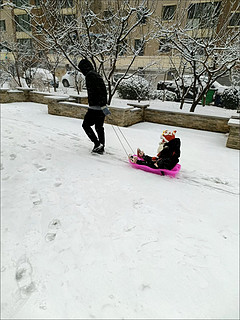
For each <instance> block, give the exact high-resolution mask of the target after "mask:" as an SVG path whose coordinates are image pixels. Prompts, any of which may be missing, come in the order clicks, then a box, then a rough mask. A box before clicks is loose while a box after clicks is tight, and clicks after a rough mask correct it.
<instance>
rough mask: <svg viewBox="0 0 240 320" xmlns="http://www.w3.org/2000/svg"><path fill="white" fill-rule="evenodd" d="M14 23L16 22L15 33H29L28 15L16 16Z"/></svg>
mask: <svg viewBox="0 0 240 320" xmlns="http://www.w3.org/2000/svg"><path fill="white" fill-rule="evenodd" d="M15 22H16V31H18V32H25V31H31V23H30V17H29V15H27V14H20V15H16V16H15Z"/></svg>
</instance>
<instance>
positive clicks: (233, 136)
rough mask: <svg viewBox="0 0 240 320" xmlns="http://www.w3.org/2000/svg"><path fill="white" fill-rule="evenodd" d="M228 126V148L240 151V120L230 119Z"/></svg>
mask: <svg viewBox="0 0 240 320" xmlns="http://www.w3.org/2000/svg"><path fill="white" fill-rule="evenodd" d="M228 125H229V135H228V139H227V144H226V147H228V148H232V149H238V150H240V120H239V119H230V120H229V121H228Z"/></svg>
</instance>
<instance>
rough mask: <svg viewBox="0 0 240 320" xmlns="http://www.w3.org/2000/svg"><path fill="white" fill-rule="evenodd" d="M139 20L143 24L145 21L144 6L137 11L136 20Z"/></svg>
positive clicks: (145, 11)
mask: <svg viewBox="0 0 240 320" xmlns="http://www.w3.org/2000/svg"><path fill="white" fill-rule="evenodd" d="M139 20H140V23H142V24H145V23H147V9H146V8H140V10H139V11H138V12H137V21H139Z"/></svg>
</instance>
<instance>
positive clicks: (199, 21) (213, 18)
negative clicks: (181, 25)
mask: <svg viewBox="0 0 240 320" xmlns="http://www.w3.org/2000/svg"><path fill="white" fill-rule="evenodd" d="M220 8H221V2H220V1H218V2H203V3H202V2H201V3H192V4H190V5H189V7H188V13H187V19H188V22H187V25H188V27H193V28H194V27H197V28H211V27H216V25H217V23H218V18H219V14H220Z"/></svg>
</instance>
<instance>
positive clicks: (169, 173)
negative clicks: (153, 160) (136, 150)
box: [129, 155, 181, 177]
mask: <svg viewBox="0 0 240 320" xmlns="http://www.w3.org/2000/svg"><path fill="white" fill-rule="evenodd" d="M134 156H135V155H134ZM138 159H139V160H142V159H141V158H139V157H138ZM129 163H130V164H131V166H132V167H133V168H135V169H140V170H143V171H147V172H150V173H155V174H159V175H160V176H164V175H167V176H170V177H175V176H176V174H177V173H178V172H179V171H180V169H181V165H180V164H179V163H177V164H176V166H175V167H174V168H173V169H172V170H167V169H158V168H156V169H153V168H150V167H148V166H145V165H142V164H137V163H133V162H131V161H130V160H129Z"/></svg>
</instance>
